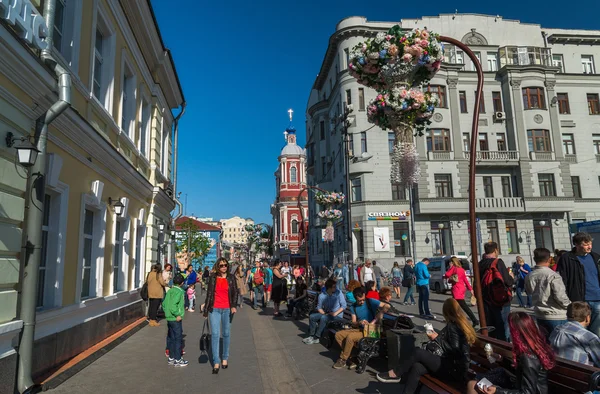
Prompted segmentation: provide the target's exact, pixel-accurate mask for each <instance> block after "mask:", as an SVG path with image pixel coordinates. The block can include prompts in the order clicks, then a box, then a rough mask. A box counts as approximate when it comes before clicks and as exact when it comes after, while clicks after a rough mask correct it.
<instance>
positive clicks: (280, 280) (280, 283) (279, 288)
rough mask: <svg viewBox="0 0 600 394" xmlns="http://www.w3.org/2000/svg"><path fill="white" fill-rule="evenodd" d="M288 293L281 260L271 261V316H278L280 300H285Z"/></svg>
mask: <svg viewBox="0 0 600 394" xmlns="http://www.w3.org/2000/svg"><path fill="white" fill-rule="evenodd" d="M287 295H288V289H287V279H286V275H284V273H283V272H282V267H281V261H279V260H275V263H273V293H271V298H272V299H273V309H274V312H273V316H274V317H280V316H281V313H280V312H279V304H281V301H286V300H287Z"/></svg>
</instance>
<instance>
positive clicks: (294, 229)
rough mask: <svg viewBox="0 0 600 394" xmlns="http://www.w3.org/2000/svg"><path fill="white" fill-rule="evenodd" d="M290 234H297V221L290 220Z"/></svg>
mask: <svg viewBox="0 0 600 394" xmlns="http://www.w3.org/2000/svg"><path fill="white" fill-rule="evenodd" d="M292 234H298V221H297V220H296V219H294V220H292Z"/></svg>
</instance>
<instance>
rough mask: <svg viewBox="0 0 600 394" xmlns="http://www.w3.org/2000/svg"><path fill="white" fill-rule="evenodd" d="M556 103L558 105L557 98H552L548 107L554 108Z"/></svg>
mask: <svg viewBox="0 0 600 394" xmlns="http://www.w3.org/2000/svg"><path fill="white" fill-rule="evenodd" d="M556 103H558V97H556V96H554V97H552V100H550V105H551V106H553V107H554V106H556Z"/></svg>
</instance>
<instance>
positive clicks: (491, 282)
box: [481, 259, 512, 307]
mask: <svg viewBox="0 0 600 394" xmlns="http://www.w3.org/2000/svg"><path fill="white" fill-rule="evenodd" d="M481 287H482V290H483V298H484V300H486V301H487V302H488V303H490V304H492V305H493V306H497V307H501V306H504V305H506V304H507V303H509V302H510V300H511V299H512V291H511V289H510V287H508V286H506V283H504V278H503V277H502V274H501V273H500V271H499V270H498V259H495V260H494V261H492V265H490V268H488V269H487V270H486V271H485V272H484V274H483V279H482V280H481Z"/></svg>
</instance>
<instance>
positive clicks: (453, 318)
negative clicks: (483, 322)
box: [377, 298, 477, 394]
mask: <svg viewBox="0 0 600 394" xmlns="http://www.w3.org/2000/svg"><path fill="white" fill-rule="evenodd" d="M442 313H443V315H444V319H445V320H446V323H447V325H446V327H444V328H443V329H442V331H441V332H440V333H439V334H437V333H436V332H435V331H434V330H433V329H431V330H430V331H429V330H428V331H427V336H428V337H429V339H431V341H430V342H428V343H427V346H426V349H415V351H414V353H413V354H412V356H411V357H410V358H409V359H408V360H406V361H405V362H404V363H403V364H402V366H401V367H399V368H398V370H393V369H392V370H390V371H388V372H386V373H379V374H377V380H379V381H380V382H383V383H399V382H400V381H402V382H403V383H404V394H413V393H415V392H416V390H417V387H418V385H419V379H420V378H421V376H423V375H425V374H427V373H429V374H432V375H433V376H435V377H437V378H438V379H441V380H442V381H454V382H460V383H464V384H465V386H466V384H467V381H468V371H469V364H470V362H471V358H470V355H469V354H470V346H471V345H472V344H473V343H475V340H476V339H477V337H476V334H475V330H474V329H473V327H472V326H471V325H470V324H469V322H468V321H467V318H466V317H465V315H464V313H462V311H461V308H460V305H458V302H456V300H455V299H454V298H448V299H447V300H446V301H445V302H444V306H443V307H442ZM463 392H464V391H463Z"/></svg>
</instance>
